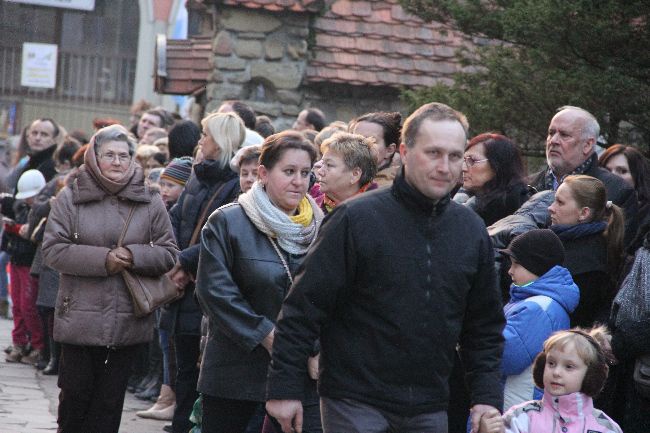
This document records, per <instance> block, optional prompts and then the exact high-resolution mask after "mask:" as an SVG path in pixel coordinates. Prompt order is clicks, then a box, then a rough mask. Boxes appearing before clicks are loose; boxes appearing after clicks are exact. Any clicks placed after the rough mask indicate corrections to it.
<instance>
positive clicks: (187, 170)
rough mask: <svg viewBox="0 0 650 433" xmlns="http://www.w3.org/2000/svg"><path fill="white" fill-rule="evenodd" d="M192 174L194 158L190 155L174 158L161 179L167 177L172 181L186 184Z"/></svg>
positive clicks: (182, 184)
mask: <svg viewBox="0 0 650 433" xmlns="http://www.w3.org/2000/svg"><path fill="white" fill-rule="evenodd" d="M190 174H192V159H191V158H188V157H183V158H174V159H173V160H172V162H170V163H169V164H168V165H167V167H165V169H164V170H163V172H162V174H161V175H160V179H167V180H168V181H170V182H174V183H177V184H179V185H181V186H185V183H186V182H187V180H188V179H189V178H190Z"/></svg>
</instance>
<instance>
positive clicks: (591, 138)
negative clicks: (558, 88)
mask: <svg viewBox="0 0 650 433" xmlns="http://www.w3.org/2000/svg"><path fill="white" fill-rule="evenodd" d="M599 134H600V125H599V124H598V121H597V120H596V118H595V117H594V116H593V115H592V114H591V113H589V112H588V111H586V110H584V109H582V108H579V107H573V106H568V105H567V106H564V107H560V108H559V109H558V111H557V114H555V116H553V118H552V119H551V124H550V125H549V127H548V135H547V137H546V162H547V164H548V165H547V166H546V167H545V168H544V169H543V170H542V171H540V172H538V173H535V174H533V175H531V176H530V179H529V181H530V184H531V185H532V186H533V187H534V188H535V189H537V191H545V190H554V191H555V190H557V188H558V187H559V186H560V184H561V183H562V181H563V180H564V178H565V177H567V176H568V175H571V174H585V175H587V176H592V177H595V178H596V179H599V180H601V181H602V182H603V183H604V184H605V189H606V190H607V199H608V200H610V201H612V202H613V203H614V204H615V205H617V206H619V207H621V208H622V209H623V211H624V212H625V244H626V245H627V244H629V242H630V241H631V240H632V237H633V236H634V234H635V233H636V228H637V227H636V226H637V222H636V217H637V208H638V202H637V196H636V192H635V191H634V189H633V188H632V187H630V186H628V185H627V184H626V183H625V181H623V179H621V178H620V177H618V176H616V175H613V174H612V173H610V172H609V171H607V170H606V169H604V168H602V167H600V166H599V165H598V155H597V154H596V151H595V150H594V145H595V144H596V140H597V139H598V135H599Z"/></svg>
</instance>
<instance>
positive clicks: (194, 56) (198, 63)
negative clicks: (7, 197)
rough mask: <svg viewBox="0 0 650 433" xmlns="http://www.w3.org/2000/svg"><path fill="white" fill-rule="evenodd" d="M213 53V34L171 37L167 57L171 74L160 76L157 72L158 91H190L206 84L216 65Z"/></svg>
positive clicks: (168, 42)
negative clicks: (182, 37)
mask: <svg viewBox="0 0 650 433" xmlns="http://www.w3.org/2000/svg"><path fill="white" fill-rule="evenodd" d="M211 57H212V38H211V37H196V38H191V39H167V50H166V58H165V63H166V66H167V67H166V68H165V71H166V73H167V76H159V75H158V73H157V72H156V76H155V90H156V92H158V93H164V94H171V95H189V94H192V93H194V92H196V91H197V90H200V89H201V88H203V87H205V85H206V83H207V82H208V79H209V77H210V74H211V73H212V69H213V68H212V65H211V63H210V59H211ZM156 61H157V62H158V61H159V60H158V59H156Z"/></svg>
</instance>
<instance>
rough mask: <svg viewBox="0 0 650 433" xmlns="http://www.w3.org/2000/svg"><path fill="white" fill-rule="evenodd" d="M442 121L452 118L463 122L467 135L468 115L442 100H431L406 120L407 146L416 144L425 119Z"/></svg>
mask: <svg viewBox="0 0 650 433" xmlns="http://www.w3.org/2000/svg"><path fill="white" fill-rule="evenodd" d="M427 119H429V120H433V121H441V120H452V121H456V122H458V123H460V124H461V126H462V127H463V130H464V131H465V137H467V133H468V131H469V123H468V122H467V117H465V115H464V114H463V113H461V112H460V111H456V110H454V109H453V108H451V107H449V106H448V105H445V104H441V103H440V102H430V103H428V104H424V105H423V106H421V107H420V108H418V109H417V110H415V111H414V112H413V113H412V114H411V115H410V116H409V117H408V118H407V119H406V121H405V122H404V126H403V128H402V143H404V144H406V147H409V148H412V147H413V146H415V137H416V136H417V135H418V131H419V130H420V125H421V124H422V122H423V121H425V120H427Z"/></svg>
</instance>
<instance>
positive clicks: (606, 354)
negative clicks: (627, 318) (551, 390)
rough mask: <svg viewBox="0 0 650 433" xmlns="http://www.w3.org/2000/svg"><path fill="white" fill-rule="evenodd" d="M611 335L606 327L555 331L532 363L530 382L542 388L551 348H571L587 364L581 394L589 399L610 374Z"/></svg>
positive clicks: (596, 392)
mask: <svg viewBox="0 0 650 433" xmlns="http://www.w3.org/2000/svg"><path fill="white" fill-rule="evenodd" d="M611 338H612V337H611V335H610V333H609V330H608V329H607V327H605V326H597V327H595V328H592V329H583V328H573V329H569V330H566V331H558V332H555V333H554V334H552V335H551V336H550V337H549V338H547V339H546V341H545V342H544V349H543V350H542V352H540V354H539V355H537V358H535V362H534V363H533V379H534V381H535V385H537V387H538V388H540V389H544V369H545V368H546V356H547V355H548V353H549V352H550V351H551V350H552V349H559V350H563V349H564V348H566V347H567V346H569V345H573V348H574V349H575V351H576V353H577V354H578V356H579V357H580V359H582V360H583V361H584V363H585V364H586V365H587V372H586V373H585V377H584V380H583V381H582V387H581V389H580V392H582V393H584V394H587V395H588V396H590V397H596V396H597V395H598V394H599V393H600V391H601V390H602V389H603V386H605V381H606V380H607V375H608V374H609V364H611V363H613V361H614V356H613V355H612V350H611V344H610V342H611Z"/></svg>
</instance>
